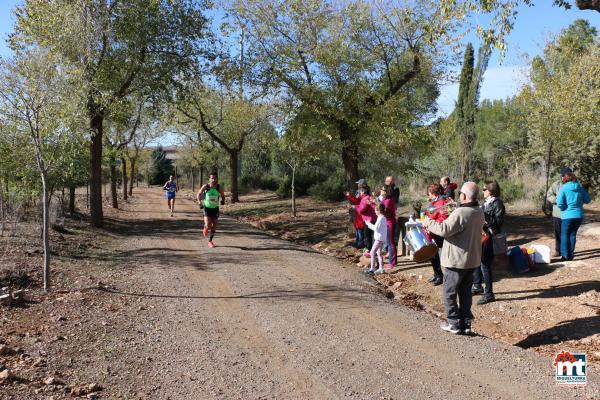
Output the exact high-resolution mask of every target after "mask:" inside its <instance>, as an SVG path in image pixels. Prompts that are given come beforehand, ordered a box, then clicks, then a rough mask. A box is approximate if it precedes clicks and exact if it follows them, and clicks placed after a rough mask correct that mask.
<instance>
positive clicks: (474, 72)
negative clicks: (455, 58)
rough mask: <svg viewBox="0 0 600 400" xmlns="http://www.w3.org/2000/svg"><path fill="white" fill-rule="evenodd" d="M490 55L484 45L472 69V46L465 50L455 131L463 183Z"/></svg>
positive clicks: (468, 171) (469, 176)
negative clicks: (459, 144)
mask: <svg viewBox="0 0 600 400" xmlns="http://www.w3.org/2000/svg"><path fill="white" fill-rule="evenodd" d="M490 53H491V52H490V47H489V45H486V44H484V45H483V46H482V47H480V48H479V51H478V57H477V66H476V67H475V68H473V64H474V58H473V56H474V55H473V45H472V44H471V43H469V44H468V45H467V48H466V50H465V60H464V64H463V69H462V71H461V75H460V84H459V89H458V100H457V102H456V131H457V133H458V134H459V135H460V137H461V139H462V140H461V148H460V156H459V160H460V165H459V173H458V175H459V176H460V177H461V179H462V181H463V182H466V181H467V180H468V179H469V178H471V162H472V160H471V156H472V152H473V147H474V146H475V141H476V139H477V132H476V131H475V115H476V113H477V108H478V105H479V90H480V88H481V82H482V81H483V74H484V72H485V70H486V69H487V64H488V60H489V57H490Z"/></svg>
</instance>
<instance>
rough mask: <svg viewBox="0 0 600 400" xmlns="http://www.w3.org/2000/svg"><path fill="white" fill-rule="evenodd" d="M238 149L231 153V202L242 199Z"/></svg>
mask: <svg viewBox="0 0 600 400" xmlns="http://www.w3.org/2000/svg"><path fill="white" fill-rule="evenodd" d="M238 155H239V152H238V150H232V151H231V152H230V153H229V167H230V168H231V203H237V202H239V201H240V197H239V193H238Z"/></svg>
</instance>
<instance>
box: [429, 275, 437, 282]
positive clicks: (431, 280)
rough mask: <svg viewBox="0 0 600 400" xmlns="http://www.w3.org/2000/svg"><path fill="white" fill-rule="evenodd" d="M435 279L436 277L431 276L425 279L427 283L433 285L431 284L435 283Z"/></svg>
mask: <svg viewBox="0 0 600 400" xmlns="http://www.w3.org/2000/svg"><path fill="white" fill-rule="evenodd" d="M436 279H437V276H432V277H431V278H429V279H427V282H429V283H433V282H435V280H436Z"/></svg>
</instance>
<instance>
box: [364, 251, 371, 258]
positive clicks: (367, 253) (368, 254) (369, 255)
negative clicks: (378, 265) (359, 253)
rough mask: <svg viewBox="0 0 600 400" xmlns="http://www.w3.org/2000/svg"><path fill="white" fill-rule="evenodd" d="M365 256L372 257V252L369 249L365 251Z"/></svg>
mask: <svg viewBox="0 0 600 400" xmlns="http://www.w3.org/2000/svg"><path fill="white" fill-rule="evenodd" d="M363 256H365V257H369V258H370V257H371V253H369V252H368V251H365V252H364V253H363Z"/></svg>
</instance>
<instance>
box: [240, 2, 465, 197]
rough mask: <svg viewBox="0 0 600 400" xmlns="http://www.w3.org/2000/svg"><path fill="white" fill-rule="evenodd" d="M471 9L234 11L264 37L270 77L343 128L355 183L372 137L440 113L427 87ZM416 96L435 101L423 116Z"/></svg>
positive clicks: (279, 6) (345, 5) (264, 63)
mask: <svg viewBox="0 0 600 400" xmlns="http://www.w3.org/2000/svg"><path fill="white" fill-rule="evenodd" d="M462 11H464V10H462V9H459V8H457V7H454V6H452V5H448V6H447V7H446V8H441V7H438V6H437V4H435V3H433V4H432V3H431V2H422V1H416V2H410V3H408V2H407V3H406V4H405V5H400V4H399V3H397V2H382V1H381V2H379V1H374V2H367V1H356V2H341V3H339V2H333V1H320V0H308V1H307V0H302V1H301V0H288V1H284V2H277V1H271V0H238V1H237V3H236V5H235V10H233V12H235V13H237V15H239V18H240V20H241V21H242V23H243V24H244V27H245V28H246V29H247V32H248V34H249V35H250V36H251V38H252V39H253V40H254V41H255V42H256V43H258V45H259V47H258V50H257V51H258V55H259V58H260V61H261V63H260V67H261V70H262V73H261V76H262V77H263V78H264V80H265V84H270V85H271V86H274V87H275V88H277V89H280V90H281V91H282V93H284V94H289V95H291V96H292V97H293V98H292V99H290V101H292V102H296V103H297V104H298V103H301V104H302V105H304V106H305V107H310V109H311V111H312V113H313V114H314V115H315V117H317V118H319V119H320V120H321V121H323V122H324V123H326V124H327V125H329V126H330V127H331V128H332V129H335V131H336V135H335V138H336V140H337V141H339V143H340V151H341V154H340V155H341V160H342V163H343V166H344V171H345V180H346V182H347V184H348V186H349V187H350V185H353V184H354V181H356V180H357V178H358V174H359V164H360V161H361V158H362V149H363V148H365V146H366V145H367V144H368V143H370V142H372V141H377V140H378V139H379V138H381V137H386V136H387V137H388V138H389V137H390V136H392V137H394V139H393V140H398V141H402V140H404V141H407V142H408V141H409V139H410V137H409V136H408V135H406V132H407V131H409V130H410V128H411V127H412V123H414V121H415V120H418V119H419V118H418V117H423V114H425V115H428V114H429V113H431V112H432V111H433V109H434V102H435V97H436V95H437V90H435V88H434V90H430V91H427V92H424V91H421V90H420V88H421V87H422V86H423V85H422V82H423V80H425V77H426V76H432V77H433V78H434V80H435V77H438V76H439V74H440V73H441V71H440V68H439V67H440V66H441V65H442V62H441V60H442V55H443V54H445V51H443V50H446V46H445V45H446V44H447V43H450V44H452V43H454V39H455V38H453V34H454V33H455V29H456V27H457V26H458V25H460V24H461V21H462V17H463V16H464V14H463V12H462ZM429 88H431V87H429ZM424 94H431V95H433V96H432V97H433V98H429V97H427V96H425V95H424ZM415 95H419V96H420V97H419V98H420V99H422V100H423V101H424V102H423V103H421V105H422V104H425V105H426V107H418V108H417V109H418V110H419V111H420V112H422V111H423V110H425V112H424V113H422V114H419V113H416V112H415V113H414V114H413V112H414V111H415V109H414V108H413V107H414V105H415V101H414V98H415ZM415 117H417V118H415ZM375 133H377V134H379V135H380V136H379V137H377V135H374V134H375Z"/></svg>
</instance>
